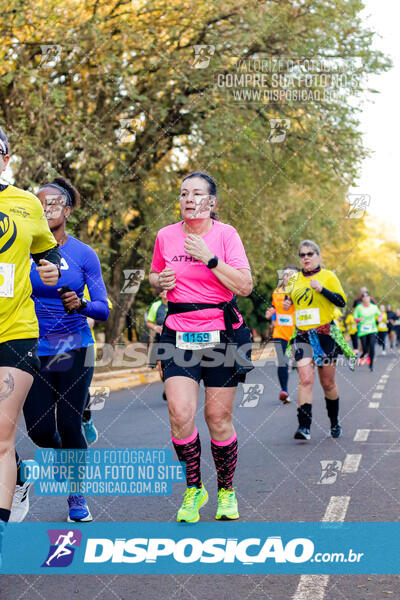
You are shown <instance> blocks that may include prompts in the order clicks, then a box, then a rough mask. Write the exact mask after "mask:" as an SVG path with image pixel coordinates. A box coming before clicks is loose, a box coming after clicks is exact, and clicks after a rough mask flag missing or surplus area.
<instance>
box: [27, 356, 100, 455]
mask: <svg viewBox="0 0 400 600" xmlns="http://www.w3.org/2000/svg"><path fill="white" fill-rule="evenodd" d="M86 355H87V359H86ZM85 359H86V364H87V365H91V366H85ZM40 362H41V369H40V371H39V373H38V374H37V375H36V377H35V379H34V381H33V384H32V387H31V389H30V391H29V394H28V397H27V399H26V401H25V404H24V417H25V423H26V429H27V431H28V434H29V437H30V438H31V440H32V441H33V442H34V443H35V444H36V445H37V446H39V447H40V448H71V449H72V448H80V449H81V448H87V444H86V440H85V438H84V436H83V435H82V414H83V409H84V407H85V403H86V398H87V395H88V389H89V385H90V382H91V380H92V376H93V370H94V350H93V346H90V347H89V348H78V349H77V350H70V351H69V352H68V353H66V354H64V355H55V356H41V357H40Z"/></svg>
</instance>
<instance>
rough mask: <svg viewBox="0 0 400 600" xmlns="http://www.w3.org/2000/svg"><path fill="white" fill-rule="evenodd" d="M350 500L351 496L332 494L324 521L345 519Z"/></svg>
mask: <svg viewBox="0 0 400 600" xmlns="http://www.w3.org/2000/svg"><path fill="white" fill-rule="evenodd" d="M349 502H350V496H332V497H331V499H330V500H329V504H328V506H327V508H326V511H325V514H324V516H323V517H322V521H323V522H324V523H326V522H328V523H331V522H335V523H336V522H337V521H344V518H345V516H346V512H347V508H348V506H349Z"/></svg>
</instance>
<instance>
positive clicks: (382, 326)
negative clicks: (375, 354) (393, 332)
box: [377, 311, 389, 331]
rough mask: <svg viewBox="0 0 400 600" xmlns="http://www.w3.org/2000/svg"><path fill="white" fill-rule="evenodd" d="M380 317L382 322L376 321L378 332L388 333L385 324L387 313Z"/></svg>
mask: <svg viewBox="0 0 400 600" xmlns="http://www.w3.org/2000/svg"><path fill="white" fill-rule="evenodd" d="M382 317H383V319H382V321H378V322H377V325H378V331H389V327H388V324H387V320H388V318H387V312H386V311H385V312H383V313H382Z"/></svg>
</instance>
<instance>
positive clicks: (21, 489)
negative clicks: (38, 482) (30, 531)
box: [9, 481, 33, 523]
mask: <svg viewBox="0 0 400 600" xmlns="http://www.w3.org/2000/svg"><path fill="white" fill-rule="evenodd" d="M32 485H33V482H32V481H25V483H23V484H22V485H16V486H15V492H14V497H13V501H12V506H11V515H10V519H9V520H10V522H11V523H21V522H22V521H23V520H24V519H25V517H26V515H27V514H28V511H29V490H30V489H31V486H32Z"/></svg>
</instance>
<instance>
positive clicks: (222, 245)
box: [151, 221, 250, 331]
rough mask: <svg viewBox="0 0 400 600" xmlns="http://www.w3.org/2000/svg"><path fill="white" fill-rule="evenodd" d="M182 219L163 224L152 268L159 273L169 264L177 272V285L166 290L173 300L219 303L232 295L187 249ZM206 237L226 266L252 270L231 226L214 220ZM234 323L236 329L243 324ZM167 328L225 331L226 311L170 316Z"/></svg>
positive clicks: (212, 250)
mask: <svg viewBox="0 0 400 600" xmlns="http://www.w3.org/2000/svg"><path fill="white" fill-rule="evenodd" d="M182 226H183V221H180V222H179V223H174V224H173V225H168V226H167V227H163V228H162V229H160V231H159V232H158V234H157V238H156V243H155V246H154V254H153V261H152V264H151V268H152V270H153V271H156V272H157V273H160V272H161V271H162V270H163V269H165V268H166V267H168V268H169V269H172V271H175V277H176V286H175V287H174V289H173V290H169V291H168V292H167V299H168V300H170V301H171V302H194V303H195V302H210V303H212V304H217V303H219V302H226V301H229V300H231V299H232V298H233V292H231V291H230V290H228V289H227V288H226V287H225V286H224V285H222V283H221V282H220V281H219V279H218V278H217V277H216V276H215V275H214V273H213V272H212V271H211V269H208V268H207V266H206V265H205V264H204V263H202V262H201V261H199V260H196V259H194V258H193V257H192V256H190V255H189V254H186V252H185V250H184V243H185V239H186V237H187V236H186V234H185V233H184V232H183V228H182ZM203 239H204V241H205V243H206V244H207V246H208V248H209V249H210V250H211V252H213V253H214V254H215V255H216V256H218V258H220V259H221V260H223V261H224V262H225V263H226V264H227V265H230V266H231V267H234V268H235V269H250V266H249V262H248V260H247V256H246V252H245V250H244V247H243V244H242V241H241V239H240V237H239V234H238V232H237V231H236V229H235V228H234V227H232V226H231V225H226V224H225V223H221V222H220V221H213V226H212V227H211V229H210V231H208V232H207V233H206V234H205V235H204V236H203ZM239 319H240V323H234V324H233V327H234V329H237V328H238V327H240V325H241V324H242V323H243V319H242V317H241V316H240V315H239ZM165 323H166V325H167V327H169V328H170V329H174V330H175V331H214V330H217V329H218V330H224V329H225V323H224V317H223V312H222V310H220V309H219V308H205V309H202V310H197V311H191V312H187V313H183V314H179V315H170V316H168V317H167V319H166V321H165Z"/></svg>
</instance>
